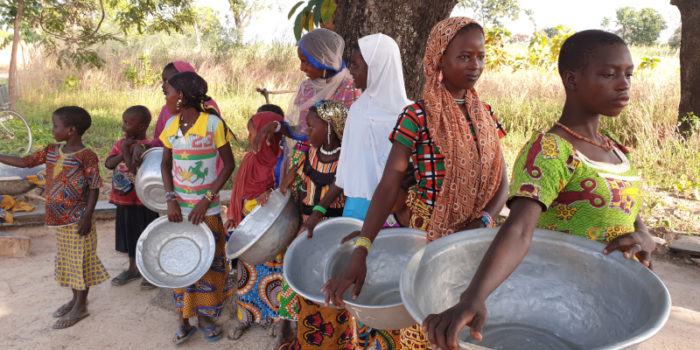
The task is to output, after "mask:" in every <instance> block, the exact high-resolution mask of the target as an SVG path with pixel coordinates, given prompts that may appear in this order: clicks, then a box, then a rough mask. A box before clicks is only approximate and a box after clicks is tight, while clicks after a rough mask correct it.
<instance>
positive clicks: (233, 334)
mask: <svg viewBox="0 0 700 350" xmlns="http://www.w3.org/2000/svg"><path fill="white" fill-rule="evenodd" d="M248 328H250V325H248V324H246V323H243V322H241V321H240V320H238V319H234V321H233V322H232V323H231V326H230V327H229V329H228V334H226V337H227V338H228V339H229V340H238V339H240V338H241V336H243V333H245V331H246V330H247V329H248Z"/></svg>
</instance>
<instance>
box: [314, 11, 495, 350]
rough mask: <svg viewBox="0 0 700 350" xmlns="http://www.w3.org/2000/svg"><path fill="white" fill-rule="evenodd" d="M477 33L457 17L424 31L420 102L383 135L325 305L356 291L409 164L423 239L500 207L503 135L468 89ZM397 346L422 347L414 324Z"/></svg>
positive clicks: (478, 67)
mask: <svg viewBox="0 0 700 350" xmlns="http://www.w3.org/2000/svg"><path fill="white" fill-rule="evenodd" d="M484 56H485V52H484V33H483V29H482V27H481V26H480V25H479V24H477V23H476V22H475V21H473V20H471V19H469V18H465V17H455V18H448V19H445V20H443V21H441V22H439V23H438V24H436V25H435V26H434V27H433V29H432V30H431V32H430V36H429V38H428V46H427V49H426V52H425V57H424V59H423V68H424V74H425V77H426V83H425V86H424V88H423V100H421V101H418V102H416V103H414V104H411V105H409V106H407V107H406V108H405V109H404V111H403V113H401V115H400V116H399V119H398V121H397V123H396V127H395V128H394V131H393V132H392V133H391V135H390V136H389V139H390V141H392V143H393V145H392V148H391V151H390V153H389V158H388V160H387V162H386V167H385V168H384V173H383V175H382V179H381V181H380V182H379V185H378V186H377V189H376V190H375V191H374V196H373V197H372V201H371V204H370V207H369V211H368V214H367V217H366V219H365V222H364V225H363V226H362V231H360V232H356V233H354V234H355V235H359V236H360V238H359V239H358V240H357V243H356V244H355V250H354V251H353V253H352V257H351V260H350V262H349V264H348V266H347V268H346V269H345V271H344V272H342V273H341V274H340V275H338V276H335V278H333V279H331V280H330V281H328V283H326V285H325V286H324V287H323V290H324V291H325V293H326V302H329V301H332V302H333V303H334V304H335V305H337V306H338V307H342V306H343V302H342V295H343V293H344V292H345V290H347V289H348V288H349V287H350V286H351V285H353V284H354V285H355V287H354V289H353V292H352V295H353V296H357V295H358V294H359V293H360V289H361V288H362V284H363V282H364V278H365V273H366V265H365V260H366V257H367V253H368V250H369V249H371V248H369V247H371V242H372V241H373V240H374V238H375V237H376V236H377V233H378V232H379V230H380V229H381V228H382V224H383V223H384V220H385V219H386V217H387V216H388V215H389V212H390V210H391V207H392V205H393V203H394V201H395V200H396V196H397V195H398V192H399V184H400V182H401V179H402V177H403V174H404V172H405V171H406V169H407V167H408V164H409V160H410V161H412V162H413V164H414V168H415V171H414V174H415V178H416V181H417V184H416V186H415V187H414V188H413V189H412V191H411V193H410V194H409V198H408V200H407V204H408V206H409V208H410V209H411V219H410V225H411V227H413V228H418V229H423V230H426V238H427V240H428V241H433V240H436V239H439V238H440V237H443V236H446V235H449V234H451V233H454V232H456V231H460V230H466V229H473V228H479V227H485V226H490V225H492V223H493V220H492V217H493V216H496V215H497V214H498V213H499V212H500V210H501V209H502V208H503V206H504V205H505V201H506V197H507V194H508V177H507V174H506V167H505V163H504V160H503V154H502V152H501V146H500V140H499V139H500V138H501V137H503V136H505V132H504V131H503V129H502V127H501V125H500V123H499V122H498V120H497V119H496V118H495V117H494V114H493V112H492V110H491V107H490V106H488V105H487V104H485V103H483V102H481V100H480V99H479V96H478V94H477V92H476V90H475V89H474V85H475V84H476V81H477V80H478V79H479V76H480V75H481V73H482V71H483V69H484ZM400 341H401V347H402V348H408V349H427V348H430V345H429V344H428V343H427V338H426V337H425V336H424V335H423V333H422V331H421V330H420V326H419V325H415V326H412V327H410V328H407V329H403V330H401V338H400Z"/></svg>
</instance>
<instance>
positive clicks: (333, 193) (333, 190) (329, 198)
mask: <svg viewBox="0 0 700 350" xmlns="http://www.w3.org/2000/svg"><path fill="white" fill-rule="evenodd" d="M342 193H343V189H342V188H340V187H338V186H336V185H335V183H333V184H331V186H330V188H329V189H328V192H326V195H325V196H323V198H321V201H320V202H318V204H317V205H318V206H321V207H323V208H324V209H328V207H330V206H331V203H333V201H334V200H335V199H336V198H338V196H340V195H341V194H342ZM321 219H323V214H322V213H321V212H320V211H318V210H314V211H313V212H312V213H311V215H309V218H308V219H306V222H304V223H303V224H302V225H301V227H300V228H299V232H300V233H301V232H302V231H304V229H306V232H307V234H306V236H307V238H309V239H311V238H313V235H314V228H316V225H318V223H319V222H320V221H321Z"/></svg>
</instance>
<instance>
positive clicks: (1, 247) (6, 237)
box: [0, 232, 31, 258]
mask: <svg viewBox="0 0 700 350" xmlns="http://www.w3.org/2000/svg"><path fill="white" fill-rule="evenodd" d="M30 245H31V239H30V238H29V237H27V236H21V235H14V234H11V233H6V232H0V256H11V257H15V258H21V257H25V256H28V255H29V246H30Z"/></svg>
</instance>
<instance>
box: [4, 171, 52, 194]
mask: <svg viewBox="0 0 700 350" xmlns="http://www.w3.org/2000/svg"><path fill="white" fill-rule="evenodd" d="M42 170H46V165H44V164H42V165H39V166H35V167H33V168H17V167H13V166H11V165H7V164H3V163H0V194H8V195H11V196H16V195H19V194H23V193H26V192H28V191H29V190H31V189H32V188H34V187H36V185H34V184H33V183H31V182H29V181H27V180H25V179H24V177H25V176H28V175H36V174H38V173H39V172H41V171H42Z"/></svg>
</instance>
